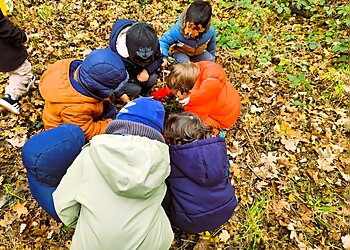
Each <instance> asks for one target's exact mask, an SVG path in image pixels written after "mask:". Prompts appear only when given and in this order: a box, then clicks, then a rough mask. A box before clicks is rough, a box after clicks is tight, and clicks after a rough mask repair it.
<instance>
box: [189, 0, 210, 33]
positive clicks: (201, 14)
mask: <svg viewBox="0 0 350 250" xmlns="http://www.w3.org/2000/svg"><path fill="white" fill-rule="evenodd" d="M211 14H212V8H211V5H210V3H209V2H208V1H202V0H197V1H194V2H193V3H191V4H190V6H189V7H188V9H187V14H186V20H185V21H186V22H193V23H194V24H195V25H198V24H201V25H202V27H206V26H207V25H208V23H209V21H210V19H211Z"/></svg>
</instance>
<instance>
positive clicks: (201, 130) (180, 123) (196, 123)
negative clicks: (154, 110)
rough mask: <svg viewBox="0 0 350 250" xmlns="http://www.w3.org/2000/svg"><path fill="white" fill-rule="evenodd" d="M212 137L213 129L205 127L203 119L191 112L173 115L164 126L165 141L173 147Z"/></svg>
mask: <svg viewBox="0 0 350 250" xmlns="http://www.w3.org/2000/svg"><path fill="white" fill-rule="evenodd" d="M212 135H213V129H212V127H209V126H207V125H205V124H204V122H203V121H202V120H201V118H199V117H198V116H197V115H195V114H192V113H189V112H182V113H179V114H171V115H170V116H169V118H168V119H167V120H166V122H165V125H164V136H165V139H166V141H167V143H169V144H171V145H174V144H186V143H190V142H193V141H197V140H202V139H206V138H209V137H211V136H212Z"/></svg>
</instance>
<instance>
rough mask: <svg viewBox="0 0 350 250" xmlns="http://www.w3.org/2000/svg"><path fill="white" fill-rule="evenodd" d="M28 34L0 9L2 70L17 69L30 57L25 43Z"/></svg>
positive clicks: (0, 62) (0, 68)
mask: <svg viewBox="0 0 350 250" xmlns="http://www.w3.org/2000/svg"><path fill="white" fill-rule="evenodd" d="M26 41H27V36H26V34H25V33H24V32H23V31H22V30H21V29H19V28H18V27H16V26H15V25H14V24H12V23H11V22H10V21H9V20H8V19H7V18H6V17H5V16H4V14H3V13H2V11H1V10H0V53H1V56H0V71H1V72H9V71H13V70H15V69H17V68H18V67H19V66H20V65H21V64H22V63H23V62H24V61H25V60H26V59H27V57H28V53H27V49H26V47H24V46H23V43H24V42H26Z"/></svg>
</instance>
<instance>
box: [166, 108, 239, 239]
mask: <svg viewBox="0 0 350 250" xmlns="http://www.w3.org/2000/svg"><path fill="white" fill-rule="evenodd" d="M164 135H165V138H166V140H167V143H168V144H169V152H170V164H171V174H170V176H169V177H168V178H167V185H168V190H167V194H166V197H165V199H164V201H163V207H164V209H165V211H166V213H167V215H168V217H169V219H170V221H171V224H172V225H173V226H175V227H177V228H179V229H180V230H182V231H185V232H188V233H199V232H203V231H208V230H213V229H216V228H218V227H219V226H221V225H222V224H224V223H225V222H226V221H228V220H229V219H230V217H231V215H232V213H233V210H234V208H235V207H236V206H237V199H236V196H235V192H234V189H233V187H232V186H231V182H230V180H229V178H228V174H227V163H228V159H227V149H226V143H225V139H224V138H222V137H213V131H212V129H211V127H208V126H206V125H205V124H204V123H203V122H202V120H201V119H200V118H199V117H198V116H197V115H195V114H192V113H189V112H183V113H180V114H171V115H170V116H169V118H168V120H167V121H166V123H165V126H164Z"/></svg>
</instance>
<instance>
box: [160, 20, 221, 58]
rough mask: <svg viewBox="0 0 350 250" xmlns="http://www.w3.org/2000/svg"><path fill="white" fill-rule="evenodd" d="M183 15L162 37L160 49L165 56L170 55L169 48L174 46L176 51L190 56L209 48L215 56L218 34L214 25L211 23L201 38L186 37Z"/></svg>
mask: <svg viewBox="0 0 350 250" xmlns="http://www.w3.org/2000/svg"><path fill="white" fill-rule="evenodd" d="M183 15H184V14H181V15H180V17H179V18H178V20H177V22H176V23H175V24H174V25H173V26H172V27H171V29H170V30H169V31H167V32H166V33H165V34H164V35H163V36H162V37H161V38H160V39H159V43H160V49H161V51H162V53H163V55H164V56H165V57H168V56H169V48H170V47H172V48H173V49H174V52H176V51H181V52H183V53H185V54H187V55H189V56H197V55H200V54H202V53H203V52H204V50H207V51H208V52H209V53H210V54H212V55H213V56H215V51H216V35H215V30H214V26H213V25H210V26H209V28H208V29H207V31H205V32H204V34H203V35H202V37H201V38H199V39H188V38H185V37H184V35H183V33H182V25H181V23H182V22H183V18H182V17H183Z"/></svg>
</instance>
